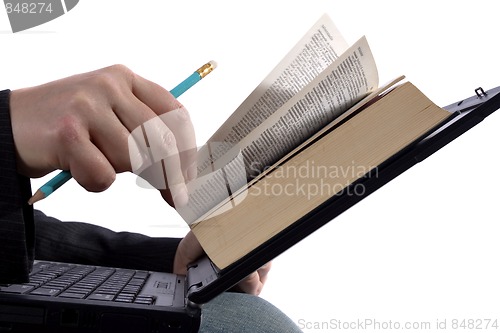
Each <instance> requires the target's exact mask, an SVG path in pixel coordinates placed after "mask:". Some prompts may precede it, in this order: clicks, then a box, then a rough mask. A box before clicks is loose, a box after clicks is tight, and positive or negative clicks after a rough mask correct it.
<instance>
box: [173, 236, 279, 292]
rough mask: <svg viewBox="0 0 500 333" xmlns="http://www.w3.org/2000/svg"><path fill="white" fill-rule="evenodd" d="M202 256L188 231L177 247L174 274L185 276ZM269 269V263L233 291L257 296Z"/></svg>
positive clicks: (193, 237) (194, 239) (241, 282)
mask: <svg viewBox="0 0 500 333" xmlns="http://www.w3.org/2000/svg"><path fill="white" fill-rule="evenodd" d="M203 254H204V251H203V248H202V247H201V245H200V243H199V242H198V240H197V239H196V236H195V235H194V234H193V232H192V231H189V232H188V233H187V234H186V236H185V237H184V238H183V239H182V240H181V242H180V243H179V246H178V247H177V251H176V253H175V257H174V273H176V274H181V275H186V273H187V266H188V265H189V264H191V263H193V262H195V261H196V260H198V259H199V258H200V257H201V256H203ZM270 269H271V263H270V262H269V263H268V264H266V265H264V266H262V267H261V268H260V269H258V270H257V271H255V272H253V273H252V274H250V275H248V276H247V277H246V278H244V279H243V280H241V281H240V282H239V283H238V284H237V285H236V286H235V289H237V290H239V291H242V292H244V293H247V294H251V295H259V294H260V292H261V291H262V288H263V287H264V284H265V282H266V280H267V275H268V273H269V270H270Z"/></svg>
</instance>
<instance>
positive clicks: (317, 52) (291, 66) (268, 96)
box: [198, 14, 348, 174]
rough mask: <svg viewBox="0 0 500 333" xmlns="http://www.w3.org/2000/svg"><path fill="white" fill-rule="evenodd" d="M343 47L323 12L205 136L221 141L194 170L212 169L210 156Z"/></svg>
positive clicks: (284, 99)
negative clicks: (226, 116)
mask: <svg viewBox="0 0 500 333" xmlns="http://www.w3.org/2000/svg"><path fill="white" fill-rule="evenodd" d="M347 48H348V44H347V42H346V41H345V39H344V37H343V36H342V35H341V34H340V32H339V31H338V29H337V28H336V27H335V25H334V23H333V22H332V20H331V19H330V17H329V16H328V15H326V14H325V15H323V16H322V17H321V18H320V19H319V20H318V21H317V22H316V23H315V24H314V25H313V26H312V27H311V29H310V30H309V31H308V32H307V33H306V34H305V35H304V36H303V37H302V39H301V40H300V41H299V42H298V43H297V44H296V45H295V46H294V47H293V49H292V50H291V51H290V52H288V54H287V55H286V56H285V57H284V58H283V59H282V60H281V61H280V63H279V64H278V65H277V66H276V67H275V68H274V69H273V70H272V71H271V73H269V74H268V75H267V76H266V78H264V80H263V81H262V82H261V83H260V84H259V85H258V86H257V88H255V89H254V91H253V92H252V93H251V94H250V95H249V96H248V97H247V98H246V99H245V100H244V101H243V103H242V104H241V105H240V106H239V107H238V108H237V109H236V111H234V113H233V114H232V115H231V116H230V117H229V118H228V119H227V120H226V121H225V122H224V124H223V125H222V126H221V127H220V128H219V129H218V130H217V131H216V132H215V134H214V135H213V136H212V137H211V138H210V139H209V140H208V142H217V143H225V144H217V147H218V148H217V150H214V149H212V150H211V151H210V156H211V159H207V160H204V161H200V163H199V166H198V173H199V174H203V173H204V172H207V171H208V172H210V171H213V170H214V169H212V170H207V168H208V167H211V166H212V161H213V160H216V159H218V158H220V157H221V156H222V155H224V154H225V153H226V152H227V151H228V150H229V149H231V147H233V146H234V144H236V143H238V142H239V141H241V140H242V139H243V138H244V137H245V136H246V135H248V134H249V133H250V132H251V131H252V130H254V129H255V128H256V127H257V126H259V125H260V124H262V123H263V122H264V121H265V120H266V119H267V118H268V117H269V116H271V115H272V114H273V113H274V112H275V111H276V110H278V109H279V108H280V107H281V106H283V105H284V104H285V103H286V102H287V101H288V100H290V99H291V98H292V97H293V96H294V95H295V94H297V92H299V91H300V90H301V89H303V88H304V87H305V86H306V85H307V84H309V83H310V82H311V81H312V80H313V79H314V78H316V76H317V75H318V74H319V73H321V72H322V71H324V70H325V69H326V68H327V67H328V66H330V65H331V64H332V63H333V62H334V61H335V60H336V59H338V58H339V57H340V55H341V54H342V53H343V52H345V50H347Z"/></svg>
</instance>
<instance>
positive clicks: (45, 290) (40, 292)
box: [30, 287, 61, 296]
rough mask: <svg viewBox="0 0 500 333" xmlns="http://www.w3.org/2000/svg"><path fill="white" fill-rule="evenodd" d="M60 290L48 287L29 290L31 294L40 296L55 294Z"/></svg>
mask: <svg viewBox="0 0 500 333" xmlns="http://www.w3.org/2000/svg"><path fill="white" fill-rule="evenodd" d="M59 292H61V290H59V289H49V288H43V287H41V288H38V289H35V290H33V291H32V292H30V294H31V295H40V296H55V295H57V294H58V293H59Z"/></svg>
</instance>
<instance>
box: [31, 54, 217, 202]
mask: <svg viewBox="0 0 500 333" xmlns="http://www.w3.org/2000/svg"><path fill="white" fill-rule="evenodd" d="M215 67H217V63H216V62H215V61H210V62H207V63H206V64H204V65H203V66H201V67H200V68H198V69H197V70H196V71H194V72H193V74H191V75H190V76H188V77H187V78H186V79H185V80H184V81H182V82H181V83H179V84H178V85H177V86H176V87H175V88H174V89H172V90H170V93H171V94H172V95H173V96H174V97H175V98H177V97H179V96H180V95H182V94H183V93H185V92H186V91H187V90H188V89H189V88H191V87H192V86H194V85H195V84H196V83H197V82H198V81H200V80H201V79H203V78H204V77H205V76H207V75H208V74H209V73H210V72H212V71H213V70H214V69H215ZM71 178H72V176H71V173H70V172H69V171H68V170H63V171H61V172H59V173H58V174H57V175H55V176H54V177H53V178H52V179H50V180H49V181H48V182H47V183H45V184H44V185H42V186H41V187H40V188H39V189H38V190H37V191H36V192H35V194H34V195H33V196H32V197H31V198H30V199H29V200H28V204H30V205H33V204H34V203H35V202H37V201H40V200H43V199H45V198H46V197H48V196H49V195H51V194H52V193H54V192H55V191H56V190H57V189H58V188H59V187H61V186H62V185H63V184H64V183H66V182H67V181H68V180H70V179H71Z"/></svg>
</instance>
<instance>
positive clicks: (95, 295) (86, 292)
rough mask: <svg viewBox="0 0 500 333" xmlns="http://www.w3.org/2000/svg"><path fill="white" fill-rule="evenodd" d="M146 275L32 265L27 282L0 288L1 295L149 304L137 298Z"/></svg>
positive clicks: (144, 297) (151, 300)
mask: <svg viewBox="0 0 500 333" xmlns="http://www.w3.org/2000/svg"><path fill="white" fill-rule="evenodd" d="M148 276H149V272H147V271H136V270H131V269H121V268H109V267H98V266H84V265H73V264H65V263H47V262H35V264H34V266H33V270H32V272H31V274H30V282H28V283H23V284H11V285H7V286H0V290H1V292H6V293H13V294H23V295H28V294H31V295H37V296H47V297H62V298H72V299H89V300H95V301H106V302H122V303H135V304H146V305H152V304H154V302H155V297H154V296H148V295H142V294H141V295H140V294H139V293H140V290H141V288H142V287H143V286H144V284H145V282H146V280H147V278H148Z"/></svg>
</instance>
